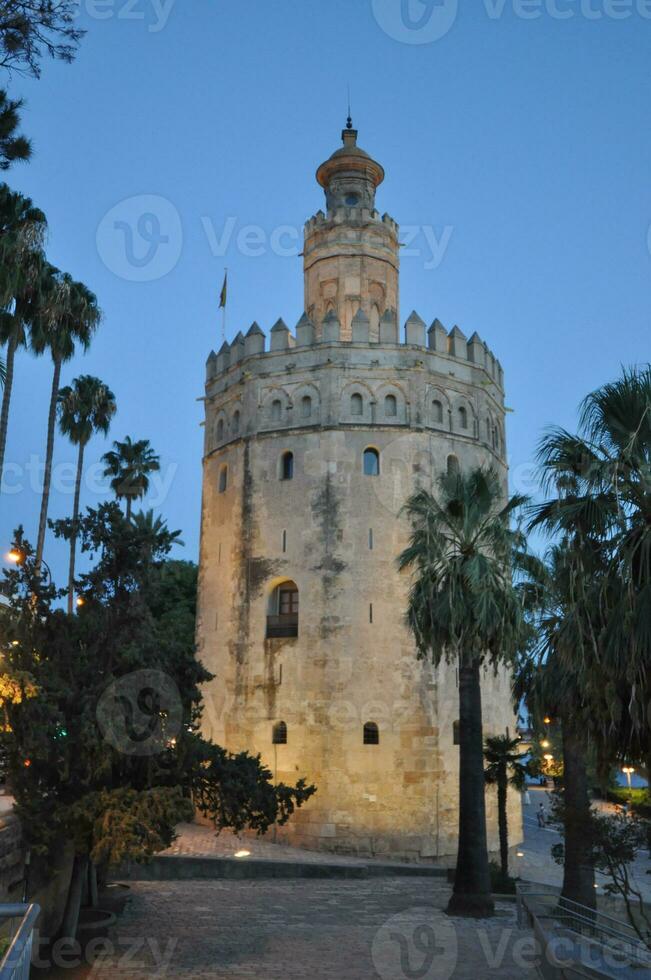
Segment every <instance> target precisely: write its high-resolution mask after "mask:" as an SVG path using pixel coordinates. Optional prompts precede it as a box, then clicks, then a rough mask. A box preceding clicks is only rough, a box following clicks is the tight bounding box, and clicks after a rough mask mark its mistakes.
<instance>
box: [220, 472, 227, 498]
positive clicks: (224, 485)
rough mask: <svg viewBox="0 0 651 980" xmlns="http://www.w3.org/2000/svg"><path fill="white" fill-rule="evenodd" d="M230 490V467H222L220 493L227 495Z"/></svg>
mask: <svg viewBox="0 0 651 980" xmlns="http://www.w3.org/2000/svg"><path fill="white" fill-rule="evenodd" d="M227 489H228V466H222V468H221V469H220V471H219V492H220V493H226V490H227Z"/></svg>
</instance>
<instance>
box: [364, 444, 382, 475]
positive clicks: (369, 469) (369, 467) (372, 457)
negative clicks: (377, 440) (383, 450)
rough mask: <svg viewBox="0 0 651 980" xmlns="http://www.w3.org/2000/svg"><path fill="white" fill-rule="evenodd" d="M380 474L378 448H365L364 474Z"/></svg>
mask: <svg viewBox="0 0 651 980" xmlns="http://www.w3.org/2000/svg"><path fill="white" fill-rule="evenodd" d="M379 475H380V454H379V452H378V451H377V449H371V448H369V449H365V450H364V476H379Z"/></svg>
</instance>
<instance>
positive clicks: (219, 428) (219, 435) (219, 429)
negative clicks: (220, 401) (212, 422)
mask: <svg viewBox="0 0 651 980" xmlns="http://www.w3.org/2000/svg"><path fill="white" fill-rule="evenodd" d="M223 440H224V420H223V419H220V420H219V422H218V423H217V442H223Z"/></svg>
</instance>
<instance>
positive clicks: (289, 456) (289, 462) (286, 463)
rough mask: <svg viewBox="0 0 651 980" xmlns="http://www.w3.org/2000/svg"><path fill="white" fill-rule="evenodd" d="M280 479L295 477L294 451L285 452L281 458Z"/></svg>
mask: <svg viewBox="0 0 651 980" xmlns="http://www.w3.org/2000/svg"><path fill="white" fill-rule="evenodd" d="M280 479H281V480H293V479H294V453H283V455H282V457H281V460H280Z"/></svg>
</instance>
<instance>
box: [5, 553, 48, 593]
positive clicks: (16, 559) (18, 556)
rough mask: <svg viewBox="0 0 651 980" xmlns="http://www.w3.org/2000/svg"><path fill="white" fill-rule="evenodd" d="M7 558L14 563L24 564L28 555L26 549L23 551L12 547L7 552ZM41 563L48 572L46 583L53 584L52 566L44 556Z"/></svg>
mask: <svg viewBox="0 0 651 980" xmlns="http://www.w3.org/2000/svg"><path fill="white" fill-rule="evenodd" d="M6 558H7V561H9V562H11V564H12V565H22V564H23V563H24V561H25V559H26V558H27V555H26V554H25V552H24V551H21V550H20V548H11V549H10V551H8V552H7V555H6ZM41 565H42V566H43V568H44V569H45V571H46V573H47V582H46V584H47V585H52V572H51V571H50V566H49V565H48V563H47V562H46V561H45V559H44V558H41Z"/></svg>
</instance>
